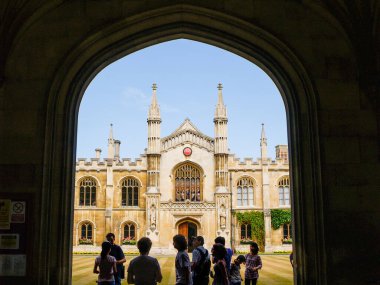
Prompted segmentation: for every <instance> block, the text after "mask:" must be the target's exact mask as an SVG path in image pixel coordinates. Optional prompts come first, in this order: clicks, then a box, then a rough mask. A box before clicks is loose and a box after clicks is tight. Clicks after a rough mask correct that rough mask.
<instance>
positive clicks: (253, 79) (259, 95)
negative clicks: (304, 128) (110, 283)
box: [77, 40, 287, 159]
mask: <svg viewBox="0 0 380 285" xmlns="http://www.w3.org/2000/svg"><path fill="white" fill-rule="evenodd" d="M154 82H155V83H157V86H158V89H157V98H158V103H159V105H160V110H161V117H162V123H161V136H162V137H164V136H167V135H169V134H171V133H172V132H173V131H174V130H175V129H176V128H177V127H178V126H179V125H180V124H181V123H182V122H183V121H184V120H185V119H186V118H189V119H190V120H191V121H192V122H193V123H194V124H195V126H196V127H197V128H198V129H199V130H200V131H201V132H203V133H204V134H206V135H208V136H211V137H213V136H214V125H213V117H214V111H215V105H216V103H217V94H218V90H217V85H218V83H219V82H221V83H222V84H223V98H224V103H225V104H226V105H227V112H228V120H229V121H228V143H229V148H230V150H231V153H235V154H236V156H237V157H240V158H241V159H243V158H244V157H253V158H255V159H256V158H257V157H259V156H260V134H261V123H264V124H265V132H266V135H267V139H268V155H269V156H270V157H272V158H274V157H275V151H274V148H275V146H276V145H278V144H287V130H286V115H285V107H284V103H283V100H282V98H281V95H280V93H279V91H278V89H277V87H276V86H275V85H274V83H273V81H272V80H271V79H270V78H269V76H268V75H266V74H265V73H264V71H262V70H261V69H260V68H259V67H257V66H256V65H254V64H253V63H251V62H249V61H247V60H245V59H243V58H242V57H239V56H237V55H235V54H233V53H230V52H228V51H225V50H223V49H220V48H217V47H214V46H210V45H207V44H203V43H199V42H195V41H190V40H174V41H169V42H165V43H162V44H158V45H154V46H151V47H148V48H145V49H142V50H140V51H138V52H135V53H133V54H130V55H128V56H126V57H124V58H122V59H120V60H118V61H116V62H114V63H112V64H110V65H109V66H107V67H106V68H105V69H103V70H102V71H101V72H100V73H99V74H98V75H97V76H96V77H95V78H94V79H93V80H92V82H91V83H90V85H89V87H88V88H87V90H86V92H85V94H84V96H83V99H82V102H81V105H80V111H79V120H78V141H77V157H78V158H91V157H95V151H94V150H95V148H98V147H100V148H101V149H102V157H105V156H106V155H107V138H108V133H109V125H110V124H111V123H112V124H113V125H114V127H113V131H114V138H115V139H119V140H120V141H121V146H120V155H121V157H123V158H124V157H129V158H132V159H134V158H137V157H139V155H140V154H142V153H144V149H145V148H146V146H147V122H146V118H147V113H148V108H149V104H150V100H151V94H152V89H151V86H152V83H154Z"/></svg>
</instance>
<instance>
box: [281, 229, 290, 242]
mask: <svg viewBox="0 0 380 285" xmlns="http://www.w3.org/2000/svg"><path fill="white" fill-rule="evenodd" d="M282 242H283V243H291V242H292V224H284V225H283V226H282Z"/></svg>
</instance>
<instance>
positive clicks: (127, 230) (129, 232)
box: [123, 223, 136, 241]
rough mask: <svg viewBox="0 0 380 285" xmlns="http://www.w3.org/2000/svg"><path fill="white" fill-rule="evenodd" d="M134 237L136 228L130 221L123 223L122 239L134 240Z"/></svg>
mask: <svg viewBox="0 0 380 285" xmlns="http://www.w3.org/2000/svg"><path fill="white" fill-rule="evenodd" d="M135 239H136V228H135V225H134V224H132V223H127V224H125V225H124V239H123V241H124V240H126V241H127V240H135Z"/></svg>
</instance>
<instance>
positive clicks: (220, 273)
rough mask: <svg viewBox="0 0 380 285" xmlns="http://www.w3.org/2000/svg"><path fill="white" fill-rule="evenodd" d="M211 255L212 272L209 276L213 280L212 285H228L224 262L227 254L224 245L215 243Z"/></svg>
mask: <svg viewBox="0 0 380 285" xmlns="http://www.w3.org/2000/svg"><path fill="white" fill-rule="evenodd" d="M211 254H212V256H213V257H214V260H215V264H214V272H215V274H213V272H212V271H211V272H210V276H211V277H212V278H214V281H213V282H212V285H228V284H229V281H228V274H227V264H226V260H225V258H224V257H225V256H226V254H227V250H226V248H225V247H224V245H222V244H220V243H216V244H214V245H213V246H212V249H211Z"/></svg>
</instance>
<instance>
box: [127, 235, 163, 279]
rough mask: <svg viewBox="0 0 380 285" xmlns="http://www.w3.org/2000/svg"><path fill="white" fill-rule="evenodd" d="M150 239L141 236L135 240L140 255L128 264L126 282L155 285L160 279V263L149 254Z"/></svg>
mask: <svg viewBox="0 0 380 285" xmlns="http://www.w3.org/2000/svg"><path fill="white" fill-rule="evenodd" d="M151 247H152V241H151V240H150V239H149V238H147V237H142V238H141V239H139V241H138V242H137V248H138V249H139V252H140V256H138V257H135V258H134V259H132V260H131V262H130V263H129V266H128V278H127V281H128V284H136V285H156V284H157V282H161V281H162V274H161V269H160V264H159V263H158V260H157V259H156V258H154V257H151V256H149V255H148V254H149V251H150V249H151Z"/></svg>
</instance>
